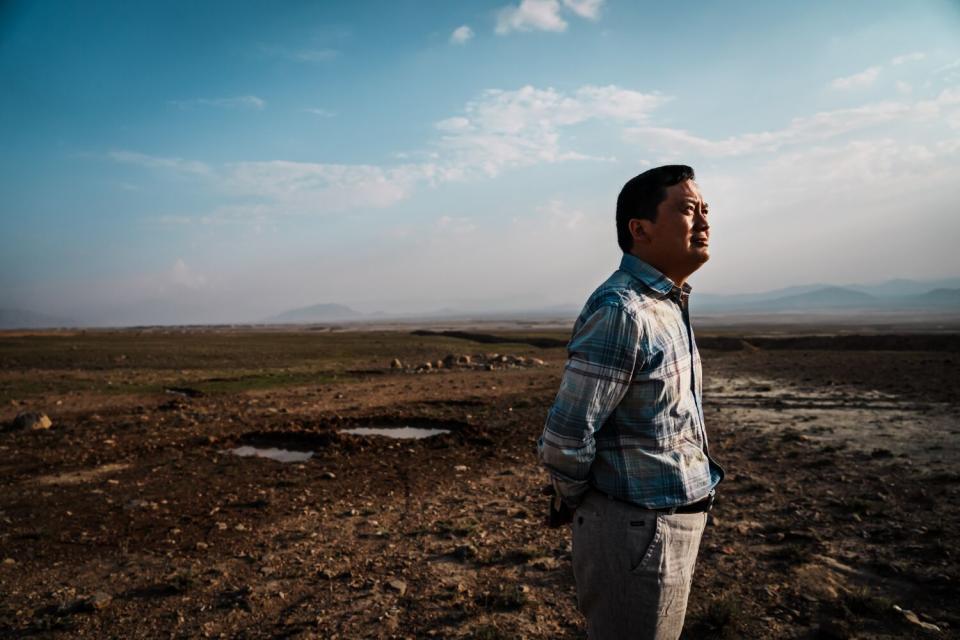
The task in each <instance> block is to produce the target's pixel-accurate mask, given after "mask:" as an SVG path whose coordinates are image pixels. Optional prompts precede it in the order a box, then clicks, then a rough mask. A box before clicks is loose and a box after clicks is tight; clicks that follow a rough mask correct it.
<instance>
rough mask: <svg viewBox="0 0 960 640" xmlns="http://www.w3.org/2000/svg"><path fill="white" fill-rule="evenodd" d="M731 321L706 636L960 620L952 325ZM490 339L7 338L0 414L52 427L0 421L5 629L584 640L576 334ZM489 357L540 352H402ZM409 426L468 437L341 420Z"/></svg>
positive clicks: (705, 568)
mask: <svg viewBox="0 0 960 640" xmlns="http://www.w3.org/2000/svg"><path fill="white" fill-rule="evenodd" d="M725 333H726V337H725V338H723V339H715V338H714V339H711V337H710V336H709V335H707V334H703V335H701V336H700V342H701V346H702V351H703V361H704V374H705V375H704V377H705V381H706V382H705V408H706V414H707V421H708V422H707V424H708V430H709V432H710V438H711V450H712V452H713V453H714V454H715V457H716V458H717V459H718V460H719V461H720V462H721V464H723V465H724V467H725V469H726V470H727V474H728V476H727V479H726V480H725V481H724V483H723V484H722V485H721V486H720V490H719V494H720V498H719V500H718V503H717V506H716V508H715V510H714V512H713V514H712V518H711V521H710V526H709V527H708V529H707V532H706V534H705V537H704V540H703V547H702V550H701V554H700V560H699V564H698V568H697V575H696V578H695V584H694V588H693V593H692V594H691V599H690V603H691V604H690V609H689V613H688V619H687V630H686V632H685V635H686V637H689V638H711V637H713V638H738V637H744V638H855V637H856V638H894V637H896V638H903V637H907V638H909V637H917V638H927V637H930V638H932V637H939V638H948V637H960V633H958V630H960V611H958V608H957V606H956V604H955V601H956V597H957V595H958V584H960V563H958V558H960V552H958V551H957V549H958V542H960V528H958V520H960V510H958V506H960V463H958V456H957V453H958V448H960V438H958V435H960V421H958V420H957V418H956V414H957V410H958V403H960V375H958V374H960V366H958V364H960V354H958V349H960V336H956V335H945V336H944V335H940V336H912V337H907V338H902V337H901V339H896V338H885V337H884V336H873V337H867V338H864V339H863V340H861V341H860V342H856V343H851V342H850V340H849V339H847V340H846V341H844V340H841V339H840V338H830V337H828V338H820V339H818V340H813V341H808V342H802V341H800V342H793V343H791V342H790V341H789V340H786V339H776V340H773V341H770V340H768V341H766V342H764V341H763V340H760V339H757V340H755V341H754V342H751V337H750V336H749V335H747V336H744V337H745V338H746V343H744V342H742V341H741V340H740V339H739V336H736V335H735V332H733V333H731V331H729V330H728V331H726V332H725ZM498 335H500V336H501V337H504V338H506V339H508V340H513V342H504V343H481V342H477V341H475V340H469V339H463V338H454V337H445V336H413V335H411V334H410V333H408V332H406V331H384V332H363V331H347V332H330V331H299V332H293V331H287V332H249V331H246V332H245V331H241V330H222V331H212V330H208V331H202V330H193V331H156V330H155V331H117V332H85V333H84V332H76V333H63V332H61V333H47V334H36V335H31V334H6V335H4V334H0V422H2V423H7V422H9V421H10V420H12V419H13V418H14V416H16V415H17V414H18V413H19V412H21V411H25V410H33V411H42V412H45V413H47V414H48V415H49V416H50V418H51V419H52V421H53V427H52V428H51V429H49V430H45V431H16V432H3V433H0V635H3V636H9V637H39V638H101V637H111V638H160V637H171V638H190V637H198V636H210V637H237V638H313V637H319V638H362V637H371V638H420V637H439V638H457V637H468V638H488V639H492V638H514V637H527V638H581V637H583V635H584V633H583V625H582V620H581V618H580V616H579V614H578V613H577V611H576V608H575V600H574V584H573V577H572V573H571V568H570V555H569V532H568V531H565V530H550V529H547V528H545V527H544V526H543V515H544V514H543V511H544V508H545V504H544V498H542V497H541V496H540V495H539V489H540V486H541V485H542V484H543V483H544V481H545V476H544V474H543V473H542V472H541V470H540V469H539V468H538V466H537V461H536V454H535V444H534V443H535V439H536V437H537V436H538V435H539V433H540V431H541V429H542V425H543V420H544V416H545V413H546V410H547V408H548V406H549V404H550V402H551V401H552V399H553V397H554V394H555V393H556V389H557V384H558V381H559V378H560V374H561V370H562V366H563V363H564V357H565V352H564V350H563V348H558V347H551V348H542V347H535V346H533V345H532V344H530V339H531V338H535V339H534V340H533V342H535V343H539V344H543V343H542V342H541V341H538V340H536V338H540V339H543V338H546V339H547V340H548V342H549V340H554V341H557V340H559V341H560V343H561V344H562V342H563V341H565V339H566V338H567V332H566V331H536V332H534V331H526V332H522V331H521V332H512V333H511V332H503V331H500V332H498ZM731 336H733V337H731ZM757 345H760V348H757ZM494 352H496V353H497V354H500V355H504V354H506V355H510V356H523V357H524V358H528V359H529V358H540V359H542V360H544V361H545V362H546V364H545V365H542V366H539V365H529V364H523V365H514V366H510V365H509V364H507V363H500V364H498V365H495V366H494V368H493V370H487V369H488V368H487V367H485V366H477V367H465V366H457V367H452V368H451V367H444V368H441V369H439V370H436V369H433V370H431V371H428V372H420V373H415V372H413V371H410V370H403V369H391V368H390V362H391V360H393V359H394V358H399V359H400V360H402V361H403V362H404V363H406V364H412V365H416V364H420V363H423V362H426V361H432V362H435V361H437V360H438V359H442V358H444V357H445V356H447V355H448V354H455V355H471V356H472V357H473V360H475V361H476V360H478V359H481V358H479V357H480V356H483V355H484V354H491V353H494ZM483 361H484V362H487V361H488V360H483ZM171 387H176V388H179V389H181V393H170V392H168V391H165V389H168V388H171ZM194 391H196V392H199V393H194ZM185 393H186V394H189V395H184V394H185ZM403 426H409V427H419V428H437V429H443V430H446V431H448V432H449V433H445V434H442V435H438V436H433V437H430V438H425V439H421V440H396V439H391V438H386V437H383V436H376V435H352V434H347V433H344V432H343V430H345V429H351V428H358V427H387V428H396V427H403ZM240 446H254V447H259V448H279V449H283V450H292V451H298V452H312V453H313V455H312V457H310V458H309V459H307V460H304V461H300V462H278V461H275V460H272V459H266V458H261V457H240V456H238V455H234V454H233V453H230V450H231V449H234V448H237V447H240ZM895 605H896V606H897V607H900V608H901V609H903V610H908V611H911V612H913V613H912V614H905V613H903V612H902V611H900V610H897V609H896V608H894V606H895ZM918 623H925V624H926V625H927V627H928V628H924V626H922V625H921V624H918ZM929 625H936V626H937V627H938V628H939V631H936V630H933V629H932V628H929Z"/></svg>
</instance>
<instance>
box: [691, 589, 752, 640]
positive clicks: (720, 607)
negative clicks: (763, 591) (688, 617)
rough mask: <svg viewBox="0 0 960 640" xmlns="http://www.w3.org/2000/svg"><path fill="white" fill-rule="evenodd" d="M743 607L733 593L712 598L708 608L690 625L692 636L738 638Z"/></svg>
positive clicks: (712, 639) (707, 639) (721, 639)
mask: <svg viewBox="0 0 960 640" xmlns="http://www.w3.org/2000/svg"><path fill="white" fill-rule="evenodd" d="M742 615H743V608H742V606H741V603H740V599H739V598H738V597H736V596H735V595H733V594H728V595H725V596H723V597H721V598H718V599H715V600H712V601H711V602H710V604H709V605H707V608H706V610H705V611H704V612H703V613H702V614H701V615H700V616H699V617H698V618H696V619H694V620H693V621H692V622H693V624H692V625H690V627H691V628H690V632H691V633H690V637H691V638H703V639H704V640H738V639H739V638H741V637H742V635H741V633H740V627H741V624H740V620H741V617H742Z"/></svg>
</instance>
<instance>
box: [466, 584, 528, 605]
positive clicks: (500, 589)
mask: <svg viewBox="0 0 960 640" xmlns="http://www.w3.org/2000/svg"><path fill="white" fill-rule="evenodd" d="M528 600H529V598H528V597H527V593H526V589H525V588H524V587H522V586H521V585H504V584H501V585H498V586H496V587H495V588H493V589H491V590H490V591H485V592H483V593H481V594H480V595H478V596H477V604H478V605H479V606H481V607H483V608H484V609H487V610H490V611H516V610H517V609H522V608H523V606H524V605H525V604H527V602H528Z"/></svg>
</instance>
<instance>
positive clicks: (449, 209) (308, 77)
mask: <svg viewBox="0 0 960 640" xmlns="http://www.w3.org/2000/svg"><path fill="white" fill-rule="evenodd" d="M0 77H2V78H3V79H4V81H3V88H2V89H0V308H6V309H26V310H30V311H34V312H38V313H44V314H50V315H55V316H59V317H66V318H71V319H78V320H79V319H82V320H84V321H89V322H102V323H106V324H123V323H130V324H144V323H154V322H156V323H172V322H247V321H257V320H260V319H263V318H265V317H269V316H272V315H275V314H278V313H281V312H283V311H285V310H288V309H291V308H296V307H302V306H307V305H313V304H318V303H339V304H345V305H349V306H351V307H353V308H354V309H357V310H359V311H361V312H365V313H369V312H383V313H387V314H402V313H414V312H424V311H431V310H435V309H441V308H455V309H462V310H467V311H499V310H504V309H521V308H524V309H529V308H540V307H547V306H552V305H579V304H581V303H582V301H583V300H584V299H585V297H586V296H587V295H588V294H589V293H590V291H591V290H592V289H593V288H594V287H596V286H597V285H598V284H599V283H600V282H602V281H603V280H604V279H605V278H606V277H607V276H608V275H609V274H610V273H611V272H612V271H613V270H614V269H616V267H617V265H618V263H619V259H620V250H619V248H618V247H617V244H616V232H615V227H614V211H615V204H616V197H617V194H618V193H619V190H620V188H621V187H622V185H623V183H624V182H626V180H628V179H629V178H631V177H632V176H634V175H636V174H638V173H640V172H642V171H644V170H646V169H647V168H650V167H652V166H657V165H660V164H672V163H683V164H689V165H691V166H693V167H694V169H695V170H696V172H697V182H698V184H699V186H700V189H701V192H702V193H703V195H704V198H705V199H706V200H707V201H708V202H709V204H710V212H711V213H710V215H711V254H712V257H711V259H710V261H709V262H708V263H707V264H706V265H705V266H704V267H703V268H702V269H701V270H700V271H699V272H697V273H696V274H695V275H694V276H693V277H692V278H691V279H690V283H691V284H692V285H693V288H694V297H695V296H696V293H697V292H709V293H718V294H723V293H739V292H755V291H764V290H770V289H775V288H779V287H786V286H792V285H801V284H809V283H816V282H824V283H834V284H843V283H876V282H881V281H884V280H887V279H891V278H912V279H936V278H944V277H955V276H958V275H960V251H957V248H956V243H957V240H958V239H960V215H958V213H960V211H958V208H960V207H958V204H957V203H958V200H960V198H958V196H960V2H958V1H957V0H917V1H914V2H902V1H899V0H896V1H887V0H865V1H856V0H849V1H833V0H828V1H818V0H814V1H811V2H803V3H798V2H760V1H757V2H744V1H736V0H734V1H731V2H723V3H718V2H709V1H704V2H698V1H690V2H685V3H682V4H681V5H677V4H675V3H673V4H671V3H664V2H643V1H635V0H631V1H620V0H522V1H520V0H494V1H491V2H483V1H479V0H478V1H471V2H449V1H442V2H426V1H418V2H413V1H406V0H392V1H389V2H362V1H356V2H299V1H295V0H290V1H285V2H282V3H268V2H234V1H230V2H215V1H212V0H207V1H204V2H199V3H198V2H187V1H179V0H171V1H166V2H150V3H148V2H129V1H127V2H110V1H100V2H96V3H88V2H56V1H53V0H51V1H49V2H25V1H24V2H18V1H12V2H11V1H7V2H3V3H0Z"/></svg>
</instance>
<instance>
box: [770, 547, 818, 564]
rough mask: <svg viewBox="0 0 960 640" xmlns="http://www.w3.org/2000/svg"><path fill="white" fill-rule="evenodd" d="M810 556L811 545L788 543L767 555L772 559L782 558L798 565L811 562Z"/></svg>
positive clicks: (786, 561) (783, 560)
mask: <svg viewBox="0 0 960 640" xmlns="http://www.w3.org/2000/svg"><path fill="white" fill-rule="evenodd" d="M810 556H811V550H810V548H809V547H807V546H804V545H799V544H786V545H783V546H782V547H779V548H778V549H775V550H773V551H771V552H770V553H769V554H768V556H767V557H769V558H771V559H772V560H780V561H782V562H785V563H787V564H788V565H798V564H803V563H804V562H809V560H810Z"/></svg>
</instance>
